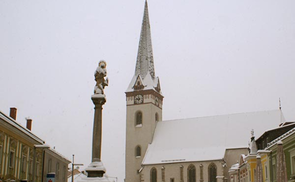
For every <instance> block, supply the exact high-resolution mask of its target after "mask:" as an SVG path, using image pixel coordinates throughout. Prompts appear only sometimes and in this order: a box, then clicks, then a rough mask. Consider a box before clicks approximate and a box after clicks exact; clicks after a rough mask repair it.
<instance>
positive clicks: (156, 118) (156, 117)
mask: <svg viewBox="0 0 295 182" xmlns="http://www.w3.org/2000/svg"><path fill="white" fill-rule="evenodd" d="M155 120H156V121H159V115H158V113H156V114H155Z"/></svg>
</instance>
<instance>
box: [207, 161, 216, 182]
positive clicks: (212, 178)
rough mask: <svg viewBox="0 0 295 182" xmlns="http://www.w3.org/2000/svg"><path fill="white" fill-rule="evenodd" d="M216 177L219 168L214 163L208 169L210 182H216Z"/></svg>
mask: <svg viewBox="0 0 295 182" xmlns="http://www.w3.org/2000/svg"><path fill="white" fill-rule="evenodd" d="M216 176H217V167H216V165H215V164H214V163H212V164H210V165H209V167H208V177H209V182H216Z"/></svg>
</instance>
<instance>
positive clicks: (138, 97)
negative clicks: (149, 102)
mask: <svg viewBox="0 0 295 182" xmlns="http://www.w3.org/2000/svg"><path fill="white" fill-rule="evenodd" d="M134 103H135V104H141V103H143V96H142V95H136V96H135V97H134Z"/></svg>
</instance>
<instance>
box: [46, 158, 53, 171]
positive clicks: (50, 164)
mask: <svg viewBox="0 0 295 182" xmlns="http://www.w3.org/2000/svg"><path fill="white" fill-rule="evenodd" d="M51 166H52V160H51V159H49V160H48V166H47V170H48V171H47V172H48V173H51V172H52V171H51Z"/></svg>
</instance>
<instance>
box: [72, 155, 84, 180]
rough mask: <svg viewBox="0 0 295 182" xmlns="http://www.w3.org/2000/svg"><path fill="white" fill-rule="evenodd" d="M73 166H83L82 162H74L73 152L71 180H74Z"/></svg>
mask: <svg viewBox="0 0 295 182" xmlns="http://www.w3.org/2000/svg"><path fill="white" fill-rule="evenodd" d="M75 166H83V164H75V155H74V154H73V159H72V182H74V168H75Z"/></svg>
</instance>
